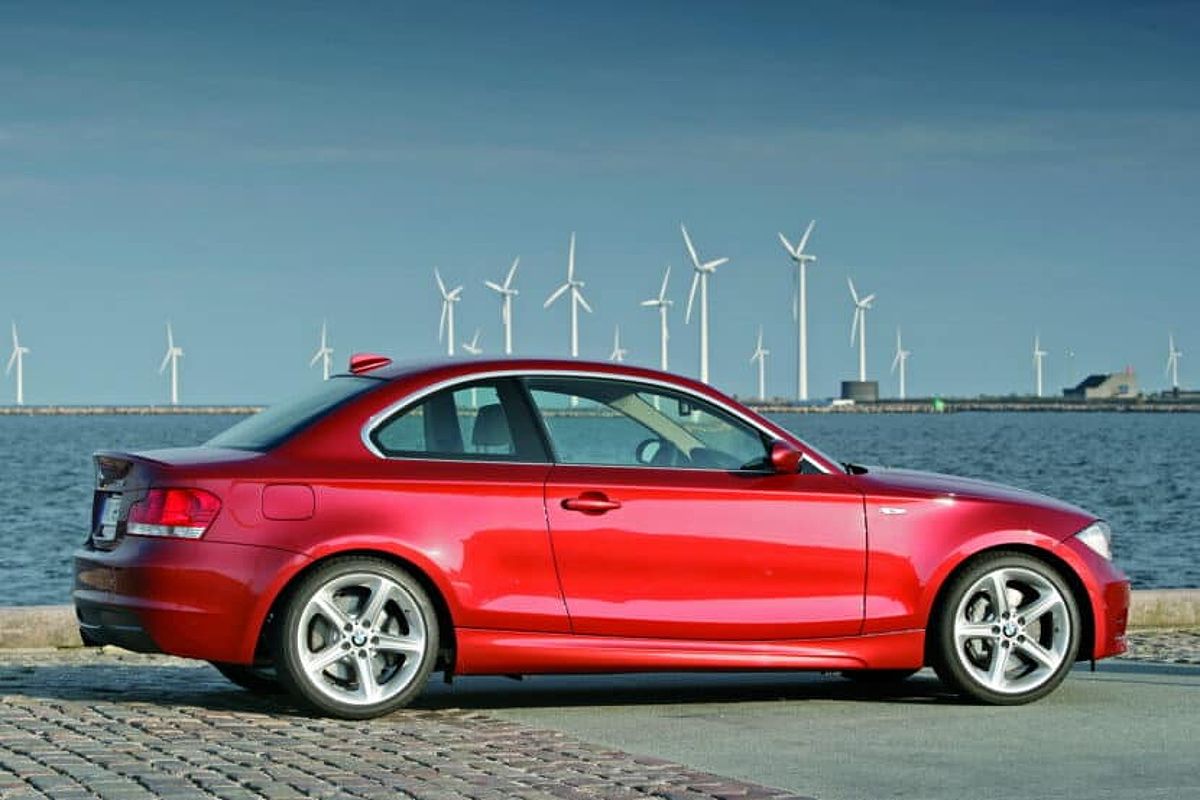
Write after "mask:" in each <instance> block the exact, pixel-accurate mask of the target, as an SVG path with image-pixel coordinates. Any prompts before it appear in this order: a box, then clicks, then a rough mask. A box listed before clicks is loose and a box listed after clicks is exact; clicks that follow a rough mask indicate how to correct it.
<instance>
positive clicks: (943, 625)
mask: <svg viewBox="0 0 1200 800" xmlns="http://www.w3.org/2000/svg"><path fill="white" fill-rule="evenodd" d="M1000 586H1003V587H1004V591H1003V599H1002V600H999V601H998V600H997V598H998V597H1000V595H1001V592H1000V590H999V588H998V587H1000ZM1039 604H1041V605H1047V607H1048V609H1049V610H1044V611H1043V610H1040V606H1039ZM1023 612H1025V613H1023ZM1026 613H1028V615H1029V616H1026ZM1005 614H1007V615H1008V616H1004V615H1005ZM1034 615H1036V616H1034ZM958 626H962V627H961V628H960V629H959V631H958V632H961V633H962V634H963V639H962V640H961V641H960V638H959V636H958V635H956V627H958ZM1081 630H1082V625H1081V622H1080V616H1079V608H1078V605H1077V603H1076V600H1075V596H1074V594H1073V593H1072V591H1071V587H1070V586H1069V585H1068V584H1067V582H1066V580H1064V579H1063V576H1062V575H1061V574H1060V573H1059V572H1058V570H1056V569H1054V568H1053V567H1051V566H1050V565H1049V564H1047V563H1046V562H1044V561H1042V560H1040V559H1037V558H1034V557H1033V556H1030V555H1026V554H1025V553H1016V552H1008V551H999V552H995V553H990V554H987V555H985V556H983V557H981V558H979V559H977V560H976V561H974V562H972V563H970V564H968V566H967V567H966V568H965V569H963V570H962V571H960V572H959V573H957V574H956V575H954V576H953V577H952V578H951V579H950V582H949V583H948V584H947V586H946V589H945V591H944V592H943V594H942V600H941V602H940V604H939V606H938V608H936V609H934V615H933V617H932V619H931V622H930V627H929V631H928V633H927V635H928V636H929V637H930V645H931V646H930V650H929V653H930V661H931V662H932V666H933V668H934V670H936V672H937V674H938V677H939V678H941V680H942V682H943V683H944V684H946V686H947V687H949V688H950V689H952V690H953V691H955V692H958V693H960V694H962V695H964V696H965V697H967V698H969V699H971V700H973V701H975V702H980V703H987V704H991V705H1020V704H1023V703H1030V702H1033V701H1034V700H1038V699H1040V698H1042V697H1045V696H1046V695H1048V694H1049V693H1050V692H1052V691H1054V690H1055V689H1056V688H1057V687H1058V685H1059V684H1060V683H1062V681H1063V679H1064V678H1065V677H1066V676H1067V673H1068V672H1069V671H1070V670H1071V667H1072V665H1073V664H1074V663H1075V658H1076V654H1077V653H1078V650H1079V639H1080V632H1081ZM975 631H978V632H979V633H980V634H981V635H979V636H970V633H971V632H975ZM1035 656H1036V657H1035ZM997 659H999V660H997Z"/></svg>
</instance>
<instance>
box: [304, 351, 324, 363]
mask: <svg viewBox="0 0 1200 800" xmlns="http://www.w3.org/2000/svg"><path fill="white" fill-rule="evenodd" d="M323 355H325V349H324V348H321V349H320V350H318V351H317V352H316V353H315V354H314V355H313V357H312V360H311V361H309V362H308V365H309V366H310V367H311V366H312V365H313V364H316V363H317V362H318V361H320V360H321V356H323Z"/></svg>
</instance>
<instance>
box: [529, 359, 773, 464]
mask: <svg viewBox="0 0 1200 800" xmlns="http://www.w3.org/2000/svg"><path fill="white" fill-rule="evenodd" d="M526 387H527V388H528V389H529V393H530V396H531V397H532V399H533V403H534V406H535V407H536V408H537V411H538V413H539V414H540V415H541V419H542V422H543V424H544V425H545V428H546V432H547V433H548V434H549V436H550V441H551V444H552V446H553V449H554V454H555V458H556V459H557V460H558V461H559V462H561V463H564V464H598V465H611V466H652V467H678V468H683V469H720V470H741V469H744V470H761V469H765V468H767V466H768V464H769V457H768V450H767V443H766V440H765V438H764V437H763V435H762V434H761V433H759V432H758V431H757V430H755V429H754V428H752V427H750V426H749V425H747V424H745V423H743V422H741V421H739V420H737V419H736V418H734V417H733V416H732V415H730V414H728V413H726V412H724V411H722V410H720V409H718V408H716V407H715V406H713V405H710V404H709V403H707V402H704V401H701V400H697V399H696V398H694V397H691V396H689V395H684V394H679V393H675V392H671V391H669V390H663V389H658V388H654V387H648V386H644V385H640V384H634V383H627V382H625V381H609V380H602V379H593V378H531V379H528V380H527V381H526Z"/></svg>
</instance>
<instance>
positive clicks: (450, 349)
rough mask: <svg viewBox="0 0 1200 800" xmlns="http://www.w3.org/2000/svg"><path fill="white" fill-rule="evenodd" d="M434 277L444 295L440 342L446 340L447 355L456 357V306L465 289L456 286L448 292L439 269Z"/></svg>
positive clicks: (439, 331) (439, 328)
mask: <svg viewBox="0 0 1200 800" xmlns="http://www.w3.org/2000/svg"><path fill="white" fill-rule="evenodd" d="M433 277H435V278H437V285H438V291H439V292H441V294H442V318H441V320H440V321H439V322H438V341H439V342H440V341H442V339H443V338H445V340H446V355H448V356H452V355H454V304H455V303H457V302H458V301H459V300H460V299H462V290H463V287H461V286H455V287H454V288H453V289H451V290H449V291H446V284H445V283H443V282H442V273H440V272H438V270H437V267H434V269H433Z"/></svg>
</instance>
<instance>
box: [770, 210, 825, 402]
mask: <svg viewBox="0 0 1200 800" xmlns="http://www.w3.org/2000/svg"><path fill="white" fill-rule="evenodd" d="M816 224H817V221H816V220H815V219H814V220H812V221H811V222H809V223H808V227H807V228H805V229H804V235H803V236H801V237H800V242H799V243H798V244H797V245H796V246H795V247H793V246H792V243H791V242H789V241H788V239H787V237H786V236H784V235H783V234H782V233H780V234H779V241H781V242H783V249H784V250H787V254H788V256H789V257H790V258H791V259H792V261H794V262H796V271H797V273H798V274H799V279H800V288H799V290H798V291H799V297H798V299H797V303H796V328H797V336H798V337H799V361H800V363H799V370H798V378H797V380H798V386H797V390H796V391H797V397H799V399H801V400H807V399H808V297H807V286H806V284H807V273H808V265H809V264H810V263H812V262H813V261H816V260H817V257H816V256H812V255H809V254H808V253H805V252H804V247H805V245H807V244H808V237H809V236H811V235H812V232H813V226H814V225H816Z"/></svg>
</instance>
